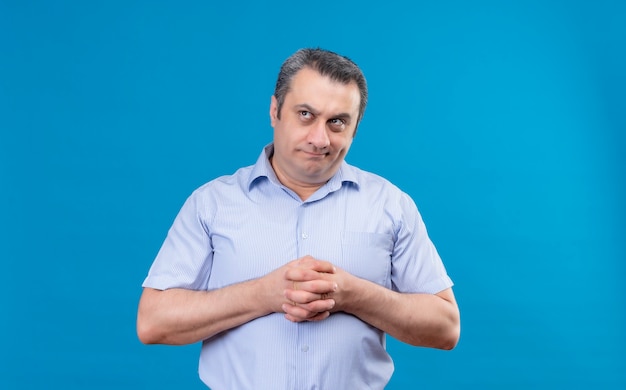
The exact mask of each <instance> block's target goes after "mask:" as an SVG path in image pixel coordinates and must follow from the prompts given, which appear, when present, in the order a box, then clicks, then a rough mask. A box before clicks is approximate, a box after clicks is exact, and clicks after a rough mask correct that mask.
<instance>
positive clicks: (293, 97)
mask: <svg viewBox="0 0 626 390" xmlns="http://www.w3.org/2000/svg"><path fill="white" fill-rule="evenodd" d="M360 101H361V94H360V91H359V87H358V85H357V84H356V82H355V81H351V82H350V83H348V84H343V83H341V82H339V81H335V80H332V79H331V78H330V77H327V76H322V75H321V74H320V73H319V72H317V71H316V70H313V69H311V68H308V67H305V68H303V69H301V70H300V71H298V73H296V74H295V75H294V76H293V79H292V80H291V85H290V88H289V91H288V92H287V94H286V95H285V104H286V105H288V106H292V105H299V104H308V105H310V106H312V107H315V108H316V109H319V110H328V111H341V112H346V113H350V114H353V115H355V117H356V115H357V114H358V110H359V104H360Z"/></svg>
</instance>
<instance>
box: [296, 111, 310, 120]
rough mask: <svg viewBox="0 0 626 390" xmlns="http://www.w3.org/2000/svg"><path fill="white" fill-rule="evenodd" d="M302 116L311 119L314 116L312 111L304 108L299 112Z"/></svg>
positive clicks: (304, 118)
mask: <svg viewBox="0 0 626 390" xmlns="http://www.w3.org/2000/svg"><path fill="white" fill-rule="evenodd" d="M299 114H300V118H301V119H303V120H311V119H312V118H313V114H312V113H311V112H310V111H305V110H302V111H300V112H299Z"/></svg>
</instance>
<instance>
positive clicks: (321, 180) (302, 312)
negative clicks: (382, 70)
mask: <svg viewBox="0 0 626 390" xmlns="http://www.w3.org/2000/svg"><path fill="white" fill-rule="evenodd" d="M366 103H367V86H366V83H365V78H364V77H363V74H362V72H361V70H360V69H359V68H358V67H357V66H356V65H355V64H354V63H353V62H352V61H351V60H349V59H348V58H346V57H343V56H340V55H337V54H335V53H332V52H329V51H325V50H321V49H303V50H299V51H298V52H296V53H295V54H293V55H292V56H291V57H290V58H288V59H287V60H286V61H285V63H284V64H283V66H282V67H281V71H280V74H279V76H278V81H277V83H276V89H275V93H274V95H273V96H272V99H271V104H270V121H271V124H272V127H273V128H274V142H273V143H272V144H270V145H268V146H267V147H266V148H265V149H264V150H263V152H262V153H261V156H260V157H259V159H258V161H257V163H256V164H255V165H253V166H250V167H246V168H242V169H240V170H238V171H237V172H236V173H235V174H234V175H232V176H225V177H221V178H218V179H216V180H213V181H211V182H209V183H207V184H205V185H204V186H202V187H200V188H199V189H197V190H196V191H195V192H194V193H193V194H192V195H191V196H190V197H189V198H188V199H187V201H186V202H185V204H184V206H183V207H182V209H181V211H180V213H179V214H178V216H177V217H176V220H175V221H174V224H173V226H172V228H171V229H170V231H169V234H168V236H167V238H166V240H165V242H164V243H163V246H162V248H161V250H160V251H159V254H158V255H157V258H156V259H155V261H154V264H153V265H152V267H151V269H150V272H149V274H148V277H147V278H146V280H145V282H144V284H143V286H144V291H143V294H142V296H141V300H140V304H139V310H138V318H137V332H138V335H139V338H140V340H141V341H142V342H144V343H148V344H152V343H161V344H189V343H195V342H198V341H202V351H201V355H200V364H199V373H200V377H201V379H202V380H203V382H204V383H205V384H206V385H207V386H209V387H210V388H212V389H214V390H222V389H382V388H384V386H385V385H386V384H387V382H388V381H389V379H390V377H391V374H392V372H393V363H392V361H391V358H390V357H389V355H388V354H387V353H386V351H385V334H389V335H391V336H393V337H395V338H397V339H398V340H401V341H404V342H406V343H409V344H412V345H417V346H425V347H433V348H441V349H451V348H453V347H454V346H455V345H456V343H457V341H458V337H459V331H460V325H459V324H460V322H459V311H458V308H457V305H456V302H455V299H454V295H453V293H452V289H451V286H452V282H451V280H450V278H449V277H448V276H447V274H446V271H445V269H444V266H443V264H442V262H441V259H440V258H439V255H438V254H437V251H436V250H435V248H434V246H433V244H432V243H431V241H430V239H429V238H428V236H427V233H426V229H425V226H424V224H423V222H422V219H421V217H420V215H419V213H418V211H417V208H416V207H415V204H414V203H413V201H412V200H411V199H410V198H409V196H408V195H406V194H405V193H403V192H401V191H400V190H399V189H398V188H397V187H395V186H393V185H392V184H391V183H389V182H388V181H386V180H384V179H382V178H380V177H379V176H376V175H373V174H371V173H367V172H364V171H361V170H359V169H357V168H355V167H353V166H350V165H348V164H347V163H346V162H344V158H345V156H346V154H347V153H348V150H349V149H350V145H351V143H352V140H353V137H354V135H355V132H356V129H357V126H358V124H359V121H360V120H361V118H362V116H363V112H364V110H365V105H366Z"/></svg>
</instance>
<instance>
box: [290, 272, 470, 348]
mask: <svg viewBox="0 0 626 390" xmlns="http://www.w3.org/2000/svg"><path fill="white" fill-rule="evenodd" d="M326 277H327V278H328V280H333V281H334V282H335V283H336V284H337V286H338V287H337V290H336V291H335V292H333V293H331V294H330V295H328V296H329V297H330V298H332V299H334V300H335V303H336V304H335V306H334V307H333V309H332V312H336V311H344V312H346V313H350V314H353V315H355V316H357V317H358V318H360V319H361V320H363V321H365V322H367V323H368V324H370V325H372V326H375V327H376V328H378V329H380V330H382V331H384V332H386V333H388V334H389V335H391V336H393V337H394V338H396V339H398V340H400V341H403V342H405V343H408V344H411V345H415V346H423V347H431V348H439V349H452V348H454V347H455V346H456V344H457V342H458V340H459V335H460V329H461V326H460V315H459V309H458V306H457V304H456V300H455V298H454V294H453V292H452V289H451V288H449V289H446V290H443V291H441V292H439V293H438V294H407V293H398V292H395V291H392V290H390V289H387V288H385V287H383V286H380V285H378V284H376V283H373V282H370V281H368V280H364V279H360V278H358V277H356V276H354V275H351V274H349V273H348V272H346V271H343V270H340V269H336V272H335V273H334V274H328V275H326ZM302 295H303V293H302V292H299V291H297V290H293V289H289V290H288V291H286V292H285V296H286V297H287V299H290V300H291V299H293V298H294V297H299V296H302ZM313 295H314V294H313ZM320 297H321V295H320ZM326 297H327V296H326V295H324V298H326ZM285 312H286V313H287V314H286V317H287V318H288V319H290V320H292V321H302V320H303V319H302V317H303V315H305V313H304V312H303V311H301V308H300V307H299V306H296V307H285Z"/></svg>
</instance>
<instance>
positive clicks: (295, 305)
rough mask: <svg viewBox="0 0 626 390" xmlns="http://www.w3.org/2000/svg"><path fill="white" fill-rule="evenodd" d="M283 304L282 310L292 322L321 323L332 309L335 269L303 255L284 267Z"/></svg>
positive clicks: (335, 286) (335, 284)
mask: <svg viewBox="0 0 626 390" xmlns="http://www.w3.org/2000/svg"><path fill="white" fill-rule="evenodd" d="M282 269H284V274H283V276H284V279H283V285H284V287H285V288H284V291H283V297H284V299H285V301H284V302H283V303H282V306H281V308H282V311H283V312H285V318H287V319H288V320H289V321H293V322H302V321H320V320H323V319H326V318H328V316H329V315H330V310H331V309H332V308H333V307H335V304H336V302H335V299H334V298H333V293H335V292H336V291H337V288H338V286H337V282H336V281H335V278H334V276H335V273H336V272H337V269H336V268H335V267H334V266H333V265H332V264H331V263H329V262H327V261H322V260H317V259H315V258H313V257H311V256H305V257H302V258H301V259H298V260H294V261H292V262H290V263H288V264H286V265H285V266H284V267H282Z"/></svg>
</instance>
